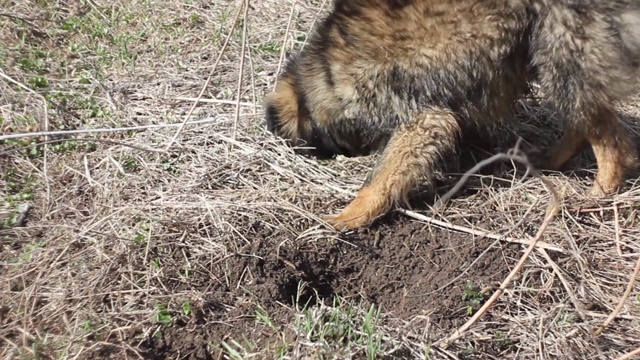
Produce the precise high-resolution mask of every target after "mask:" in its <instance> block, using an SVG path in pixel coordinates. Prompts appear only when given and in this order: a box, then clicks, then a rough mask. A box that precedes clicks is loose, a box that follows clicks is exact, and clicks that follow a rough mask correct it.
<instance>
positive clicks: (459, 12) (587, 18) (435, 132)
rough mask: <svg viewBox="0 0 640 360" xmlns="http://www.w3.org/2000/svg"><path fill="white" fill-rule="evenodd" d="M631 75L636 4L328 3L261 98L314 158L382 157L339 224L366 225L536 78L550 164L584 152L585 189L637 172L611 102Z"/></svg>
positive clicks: (520, 0)
mask: <svg viewBox="0 0 640 360" xmlns="http://www.w3.org/2000/svg"><path fill="white" fill-rule="evenodd" d="M639 68H640V1H637V0H608V1H601V0H557V1H553V0H336V1H335V4H334V9H333V10H332V12H331V14H330V15H329V16H328V17H327V18H326V19H325V20H324V21H323V22H322V23H321V24H320V25H319V27H318V28H317V29H316V30H315V32H314V34H313V35H312V36H311V37H310V38H309V41H308V44H307V46H306V47H305V49H304V50H303V51H302V53H301V54H300V55H299V56H298V57H296V58H294V59H293V60H291V61H290V62H289V63H288V64H287V67H286V68H285V71H284V73H283V75H282V77H281V79H280V80H279V83H278V84H277V86H276V90H275V91H274V93H272V94H269V95H268V96H267V97H266V98H265V110H266V117H267V123H268V128H269V129H270V130H271V131H273V132H274V133H276V134H278V135H280V136H282V137H284V138H287V139H289V140H291V142H292V143H293V144H294V145H297V146H307V147H311V148H315V150H309V151H308V152H309V153H311V154H314V155H316V156H319V157H331V156H333V155H335V154H344V155H346V156H358V155H366V154H369V153H371V152H374V151H382V155H381V158H380V160H379V162H378V164H377V165H376V166H375V168H374V169H373V171H372V172H371V174H370V176H369V178H368V179H367V180H366V182H365V186H364V187H363V188H362V189H361V191H360V193H359V194H358V196H357V197H356V199H355V200H354V201H353V202H352V203H351V204H350V205H349V206H348V207H347V208H345V209H344V210H343V211H342V213H341V214H339V215H338V216H334V217H330V218H328V220H329V222H330V223H332V224H333V225H334V226H336V227H337V228H342V227H349V228H358V227H362V226H366V225H368V224H370V223H371V222H372V221H374V220H375V219H376V218H377V217H379V216H381V215H383V214H384V213H386V212H387V211H388V210H389V209H390V208H391V206H392V205H393V204H394V202H396V201H399V200H404V199H405V197H406V195H407V194H408V192H409V191H410V190H411V188H412V187H413V186H415V185H416V183H417V182H418V181H419V180H420V178H422V177H427V179H430V176H431V174H432V173H433V170H434V168H435V167H436V166H437V165H438V162H439V161H440V159H441V158H442V156H443V155H445V154H447V153H452V152H454V151H455V150H456V148H457V144H458V140H459V137H460V135H461V133H462V131H463V130H464V129H465V128H468V127H483V128H484V127H497V126H500V124H501V122H503V121H504V120H506V119H508V118H510V117H511V116H510V115H511V114H512V111H513V110H514V106H515V103H516V100H518V99H519V98H521V97H522V96H523V95H525V94H526V93H527V91H528V89H529V87H528V86H529V84H530V83H531V82H532V81H537V82H538V83H539V85H540V87H541V90H542V93H543V94H544V95H545V96H546V97H547V99H548V100H550V101H551V103H552V104H554V105H555V106H556V108H557V109H558V111H559V113H560V115H561V117H562V118H563V119H564V120H565V126H564V129H565V131H564V135H563V138H562V139H561V140H560V142H559V143H558V145H556V146H555V147H554V148H553V149H551V150H550V151H549V160H548V164H547V167H548V168H550V169H558V168H560V167H561V166H562V165H563V164H564V163H565V162H566V161H568V160H569V159H570V158H572V157H573V156H575V155H576V154H577V153H578V152H579V151H581V150H582V149H583V148H584V147H585V146H586V145H591V146H592V147H593V150H594V153H595V156H596V159H597V163H598V168H599V170H598V175H597V177H596V184H594V188H593V190H592V192H593V193H594V194H605V193H611V192H613V191H616V190H617V189H618V187H619V186H620V185H621V183H622V182H623V180H624V177H625V176H626V174H627V173H628V171H629V170H630V169H632V168H634V167H635V166H636V162H637V155H636V152H635V147H634V144H633V143H632V141H631V139H630V137H629V135H628V134H627V132H626V130H625V129H624V127H623V126H622V125H621V124H620V123H619V122H618V121H617V119H616V116H615V114H614V112H613V109H612V107H613V103H614V102H615V101H618V100H622V99H624V98H625V97H626V96H628V95H631V94H632V93H633V91H634V90H635V89H634V88H635V86H636V85H637V83H638V76H639V73H640V71H639Z"/></svg>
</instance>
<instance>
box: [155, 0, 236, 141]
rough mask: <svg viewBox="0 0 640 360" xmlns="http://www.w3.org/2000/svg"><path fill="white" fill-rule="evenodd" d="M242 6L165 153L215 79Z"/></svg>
mask: <svg viewBox="0 0 640 360" xmlns="http://www.w3.org/2000/svg"><path fill="white" fill-rule="evenodd" d="M242 4H244V0H242V3H241V5H240V7H238V11H236V15H235V16H234V18H233V22H232V23H231V29H229V33H228V34H227V36H226V37H225V39H224V43H223V44H222V48H221V49H220V53H218V57H217V58H216V62H215V63H213V67H212V68H211V71H210V72H209V76H207V81H205V82H204V85H203V86H202V89H200V93H199V94H198V98H197V99H198V100H196V101H194V102H193V105H191V108H190V109H189V112H188V113H187V116H185V118H184V121H183V122H182V123H181V124H180V127H179V128H178V130H177V131H176V133H175V135H173V138H171V140H169V143H168V144H167V147H166V148H165V151H168V150H169V149H170V148H171V145H173V143H174V142H175V141H176V140H177V139H178V136H180V133H181V132H182V129H183V128H184V125H185V124H186V123H187V121H189V118H190V117H191V114H192V113H193V111H194V110H195V109H196V106H197V105H198V103H199V100H200V98H201V97H202V95H204V92H205V91H206V90H207V87H209V83H210V82H211V78H212V77H213V73H214V72H215V71H216V69H217V68H218V64H219V63H220V59H222V55H224V51H225V50H226V49H227V45H228V44H229V39H231V35H233V31H234V30H235V29H236V25H237V24H238V19H239V18H240V14H241V12H242ZM245 22H246V21H245Z"/></svg>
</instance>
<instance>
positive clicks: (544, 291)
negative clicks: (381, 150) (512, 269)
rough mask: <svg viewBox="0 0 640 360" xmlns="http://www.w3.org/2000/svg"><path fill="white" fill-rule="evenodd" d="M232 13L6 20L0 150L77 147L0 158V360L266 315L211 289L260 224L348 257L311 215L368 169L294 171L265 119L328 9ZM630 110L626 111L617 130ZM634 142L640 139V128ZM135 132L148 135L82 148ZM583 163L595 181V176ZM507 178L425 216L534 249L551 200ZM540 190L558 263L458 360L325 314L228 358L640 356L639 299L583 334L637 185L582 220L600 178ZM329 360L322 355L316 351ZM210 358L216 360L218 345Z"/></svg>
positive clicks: (505, 306) (131, 7) (158, 10)
mask: <svg viewBox="0 0 640 360" xmlns="http://www.w3.org/2000/svg"><path fill="white" fill-rule="evenodd" d="M241 4H243V1H240V2H237V1H215V2H205V1H193V2H190V3H189V4H187V3H184V4H183V3H180V4H179V3H174V2H160V1H157V2H147V1H132V2H126V1H115V2H109V3H106V2H104V3H103V2H93V1H72V2H56V1H22V2H7V1H5V2H4V3H2V6H0V8H1V9H2V10H0V44H1V46H2V48H0V74H2V75H3V77H2V79H0V129H2V130H1V131H0V133H1V134H2V135H0V137H1V136H3V135H9V134H20V133H25V132H32V131H54V130H55V131H66V130H69V129H87V133H84V134H75V135H73V136H71V135H60V134H57V135H48V136H45V135H41V136H38V137H21V138H17V139H10V140H5V141H4V143H1V144H0V167H1V169H2V177H1V178H0V199H1V200H0V237H1V239H2V243H1V245H0V246H1V248H0V263H1V264H2V267H1V268H0V291H1V292H2V294H3V295H2V297H1V298H0V344H2V346H0V356H2V357H3V358H7V359H13V358H23V357H26V358H38V357H40V358H60V359H62V358H65V359H66V358H69V359H72V358H89V357H92V356H102V357H105V356H112V357H114V358H125V357H133V358H136V357H142V358H147V357H149V358H150V357H153V356H158V357H163V355H162V354H161V353H154V348H150V347H149V346H148V344H149V339H150V338H154V337H155V338H161V337H162V334H163V333H166V332H168V331H169V330H170V328H171V326H176V325H175V324H176V323H178V322H182V323H187V324H189V327H192V326H199V325H202V324H199V325H198V323H195V322H194V321H192V318H193V316H194V315H193V313H194V312H195V309H205V308H207V304H208V302H209V301H210V299H211V298H212V297H213V298H216V297H219V298H220V299H221V300H220V302H221V303H233V304H236V305H234V307H233V309H231V306H228V305H225V306H227V308H226V309H227V310H228V311H230V312H231V311H232V310H233V311H238V313H239V314H241V313H242V311H241V310H242V308H241V306H240V305H238V304H243V303H247V302H248V303H252V302H254V303H259V302H260V301H261V300H255V299H253V298H251V297H250V296H247V297H246V298H244V297H243V298H242V299H235V300H234V301H230V300H229V301H226V300H223V299H227V298H225V296H226V295H225V294H222V293H219V292H216V291H218V290H215V289H218V287H217V286H218V285H220V286H221V285H224V286H225V287H226V288H229V289H237V288H240V287H242V286H244V285H245V284H248V283H251V282H253V281H256V279H257V278H258V277H259V274H253V273H242V274H238V273H233V271H232V265H233V264H232V263H230V262H229V261H238V260H237V259H242V258H252V257H255V256H256V255H255V249H254V246H255V242H254V241H253V239H252V238H251V236H253V235H252V234H254V235H255V234H256V232H257V230H256V231H254V230H253V229H254V228H255V227H256V224H260V229H261V230H260V231H261V232H262V233H263V234H267V235H265V236H266V237H265V239H267V240H268V239H277V241H278V242H279V243H280V244H279V246H280V247H282V248H283V249H284V248H287V249H296V248H297V247H298V246H301V245H300V244H313V243H317V242H327V241H347V240H345V237H344V236H342V235H341V234H337V233H335V232H334V231H332V230H330V229H328V228H326V227H325V226H324V225H323V224H322V223H321V222H320V220H319V218H318V216H319V215H321V214H324V213H326V212H328V211H336V210H337V209H339V208H340V206H343V205H344V204H345V203H346V202H347V201H349V199H350V198H351V195H350V194H353V193H354V192H355V191H357V189H358V186H359V185H360V183H361V181H362V179H363V178H364V175H365V174H366V172H367V171H368V169H369V166H370V165H371V164H372V160H373V158H359V159H339V160H338V161H333V162H327V163H318V162H316V161H314V160H309V159H305V158H302V157H298V156H295V155H294V154H293V152H292V151H291V150H290V149H288V148H286V147H285V146H283V144H282V143H281V142H280V141H279V140H277V139H275V138H273V137H272V136H271V135H270V134H268V133H267V132H266V131H265V130H264V128H263V125H262V117H261V116H262V114H261V108H260V104H261V99H262V97H263V95H264V94H265V92H267V91H269V90H270V89H271V87H272V86H273V83H274V79H275V74H276V73H277V71H278V69H279V66H280V62H281V60H282V52H281V50H282V49H283V47H282V44H283V42H284V40H285V39H286V47H285V48H284V49H285V50H286V51H287V52H292V51H297V50H299V49H300V47H301V46H302V45H303V43H304V38H305V33H306V32H307V31H308V30H309V28H310V27H311V26H312V24H313V22H314V19H315V18H316V16H317V15H318V14H321V13H322V11H324V10H326V7H327V6H328V4H325V3H324V2H320V1H307V2H305V3H303V4H298V5H297V6H296V7H295V9H293V11H292V8H291V6H292V5H291V3H290V2H278V1H272V0H264V1H261V2H252V3H251V6H250V7H249V8H248V12H247V14H246V16H247V18H246V19H247V20H246V21H245V20H244V19H245V17H244V9H243V8H242V7H241ZM236 14H238V22H237V23H235V22H234V20H235V19H236V18H235V16H236ZM230 29H233V30H232V31H230ZM285 36H286V37H285ZM227 39H228V43H227V46H226V48H225V51H224V52H221V51H220V50H221V49H222V47H223V45H224V44H225V40H227ZM242 44H244V46H243V45H242ZM242 54H244V56H242ZM218 58H219V59H220V60H219V62H218V61H216V59H218ZM241 59H242V61H241ZM214 65H215V67H214ZM239 74H242V75H243V76H242V78H241V81H240V82H239V81H238V75H239ZM210 75H211V76H210ZM209 76H210V78H209ZM207 79H209V80H208V81H209V82H208V86H207V87H206V88H205V89H204V92H202V94H201V95H202V97H203V98H206V99H213V100H211V101H208V102H203V103H199V104H198V105H197V106H196V107H195V108H193V109H192V106H193V101H192V100H193V99H194V98H197V97H198V94H200V93H201V89H202V87H203V86H204V85H205V83H206V81H207ZM238 84H240V86H238ZM25 88H26V89H29V90H28V91H27V90H25ZM185 99H186V100H185ZM189 99H191V100H189ZM522 105H523V107H522V110H523V111H522V113H523V117H524V118H526V119H527V121H526V123H525V124H524V125H523V126H521V127H519V131H520V132H522V133H530V134H531V133H533V134H535V133H537V132H539V131H540V130H539V127H540V126H541V124H543V123H544V122H545V121H547V120H544V119H546V118H547V117H548V116H547V115H548V114H546V113H545V111H544V110H543V109H542V108H539V107H537V106H535V105H531V104H529V103H523V104H522ZM639 109H640V108H638V107H635V106H633V105H627V106H626V107H624V108H623V110H624V112H625V113H626V114H628V115H629V116H630V118H631V117H633V116H637V115H639V114H640V110H639ZM192 110H193V112H192ZM187 120H188V121H189V122H193V123H192V124H187V125H185V126H184V128H182V129H181V130H180V131H179V133H178V125H176V124H180V123H182V122H183V121H187ZM153 124H172V126H171V127H150V125H153ZM630 126H632V127H633V128H634V130H635V131H636V133H637V132H638V131H637V128H638V124H635V123H633V122H630ZM127 127H141V128H143V130H140V129H138V130H137V131H117V132H116V131H107V132H101V133H91V132H90V131H89V130H88V129H96V128H127ZM553 130H554V132H556V131H557V129H553ZM176 135H178V136H177V137H176ZM174 138H175V140H176V141H175V143H172V139H174ZM546 141H548V139H547V138H546V137H545V139H542V140H541V142H543V143H544V142H546ZM169 145H170V147H168V146H169ZM577 163H579V164H581V165H588V166H591V168H592V169H593V165H594V164H593V161H592V159H591V158H589V157H588V156H583V157H582V158H581V159H579V161H578V162H577ZM503 168H504V170H505V171H504V172H502V174H507V175H506V176H509V178H504V179H500V178H498V177H497V176H488V175H478V176H475V177H474V181H472V183H471V184H470V185H468V188H469V189H473V190H474V191H475V193H473V194H470V195H468V196H463V197H459V198H454V199H453V200H452V201H451V202H450V203H449V204H448V205H447V207H446V208H444V209H440V210H439V211H438V212H437V213H435V212H429V211H418V212H419V213H422V214H424V215H427V216H433V218H435V219H438V220H440V221H442V222H444V223H451V224H455V225H458V226H463V227H465V228H470V229H479V230H481V231H485V230H486V231H489V232H491V233H492V234H497V235H504V236H509V237H512V238H517V239H525V240H526V239H530V238H531V237H532V236H533V234H535V232H536V231H537V229H538V227H539V226H540V224H541V223H542V219H543V217H544V211H545V204H546V202H547V201H548V200H549V195H548V194H547V192H546V191H545V189H544V186H543V184H542V183H541V182H540V181H538V180H536V179H531V178H528V179H525V180H521V175H522V172H521V171H516V170H515V169H512V168H510V167H506V165H505V166H504V167H503ZM452 176H453V177H454V178H458V177H459V176H458V175H455V174H454V175H452ZM548 179H549V181H551V182H552V183H553V184H554V186H555V188H556V189H557V190H558V192H559V193H560V195H561V197H562V204H561V210H560V213H559V215H558V216H557V217H556V219H555V220H554V221H553V222H552V223H551V224H550V226H549V228H548V229H547V230H546V232H545V233H544V236H543V237H542V241H544V242H546V243H549V244H554V245H556V246H558V247H561V248H562V249H563V250H564V251H563V252H562V253H560V252H547V253H545V252H544V251H539V252H534V253H532V254H531V255H530V256H529V258H528V260H527V262H526V264H525V266H524V270H523V271H522V272H521V273H519V274H517V276H516V278H515V280H514V282H513V283H511V284H510V285H509V286H508V287H507V288H506V289H505V291H504V293H503V294H502V296H501V297H500V298H499V299H498V300H497V302H496V303H495V305H494V306H493V307H492V308H491V309H489V313H488V315H486V316H485V317H484V318H482V319H480V320H479V322H478V323H476V324H474V326H472V327H471V329H470V330H469V332H468V333H466V334H465V335H464V336H463V338H461V339H459V341H458V346H457V347H454V348H449V349H447V350H445V349H442V348H440V347H439V346H438V341H439V340H442V339H444V338H445V337H446V336H440V337H437V336H435V337H434V333H433V332H431V330H430V327H429V326H425V325H424V321H423V320H424V319H427V324H428V322H429V314H425V315H420V316H416V317H415V318H399V317H397V316H394V314H393V313H388V312H386V311H384V310H383V313H382V314H381V315H380V323H379V324H376V326H374V327H373V328H372V329H370V330H371V331H370V332H367V331H365V330H366V329H367V326H369V325H366V321H365V320H363V319H366V316H367V314H368V313H367V311H368V310H369V309H368V308H367V307H364V308H362V307H359V306H358V305H353V304H350V305H345V304H335V303H334V304H323V305H319V306H317V307H312V308H309V309H294V308H287V306H285V305H284V304H283V309H287V310H288V311H290V313H289V319H290V322H289V323H288V324H286V323H285V324H280V326H278V327H277V328H278V329H277V330H276V332H278V333H282V336H281V338H286V339H287V340H286V341H285V345H286V346H284V347H280V348H278V349H275V350H274V348H273V347H270V346H265V347H262V348H260V347H258V348H255V349H253V350H250V349H247V348H246V347H243V346H241V348H242V351H244V353H243V352H242V351H240V350H238V349H240V348H239V347H235V348H234V349H235V350H234V351H237V352H238V354H239V355H244V356H248V354H250V353H253V354H254V355H257V356H258V357H281V358H301V357H303V356H312V355H313V354H321V353H322V352H323V351H330V352H327V354H334V355H335V354H340V355H336V356H340V357H342V356H344V357H347V356H348V355H354V354H356V355H358V356H367V354H371V353H372V351H374V352H375V353H376V354H378V355H383V354H397V353H398V351H399V349H400V350H402V354H404V355H405V356H406V357H408V358H424V357H427V356H429V357H430V358H456V357H461V358H464V357H465V356H471V355H475V356H479V357H483V353H482V347H477V348H474V346H475V345H477V344H478V343H480V342H482V341H483V339H486V338H493V339H498V340H503V342H504V345H505V348H504V349H503V350H502V351H503V355H504V356H507V357H514V356H517V357H519V358H531V359H533V358H540V359H542V358H575V357H580V358H596V357H598V355H599V354H601V355H602V356H603V357H604V358H615V357H616V356H620V355H622V354H623V353H625V352H629V351H632V350H634V347H637V346H638V344H639V343H640V288H639V287H638V286H637V285H636V286H635V287H633V288H631V290H630V296H629V297H628V299H627V300H626V301H624V303H623V305H622V307H621V311H620V313H619V315H618V316H617V317H616V319H615V320H614V321H613V322H612V323H611V324H609V326H608V327H607V328H605V329H604V330H603V331H602V333H601V334H599V335H596V334H595V331H596V330H597V329H598V328H599V327H600V326H601V325H602V324H603V323H604V321H605V319H606V318H607V317H608V316H609V314H610V313H611V312H613V311H614V309H615V308H616V307H617V306H618V305H619V304H621V301H622V297H623V294H624V293H625V290H626V287H627V284H629V282H630V281H631V278H632V274H633V270H634V268H635V264H636V261H637V259H638V257H639V256H640V226H639V225H638V223H639V221H640V218H639V214H638V211H639V208H638V205H637V204H638V202H639V201H640V184H636V183H635V182H634V180H633V179H631V180H629V183H628V185H629V186H628V187H627V190H626V192H624V193H622V194H620V195H617V196H615V197H613V198H610V199H607V200H603V201H602V202H600V203H594V202H593V201H592V200H588V199H587V198H585V193H586V189H587V187H588V186H589V183H590V181H591V180H592V177H590V178H588V179H585V178H584V177H578V176H577V175H575V176H571V177H570V176H569V175H567V174H564V175H563V174H551V175H550V176H549V177H548ZM454 180H455V179H454ZM449 185H451V183H450V181H449ZM489 214H490V215H489ZM429 226H434V225H432V224H431V225H429ZM469 238H470V239H472V238H471V237H469ZM499 242H500V241H499V240H497V241H496V242H495V243H494V246H497V244H498V243H499ZM616 244H617V246H616ZM280 247H278V249H280ZM481 256H482V255H481ZM505 260H508V261H509V262H510V263H511V264H515V262H516V260H517V259H505ZM390 265H391V266H394V264H390ZM452 280H453V279H452ZM463 280H464V277H463ZM212 289H214V290H212ZM212 291H213V293H212ZM264 300H265V299H262V301H264ZM164 309H167V310H164ZM203 311H204V310H203ZM336 311H337V313H338V314H339V316H338V317H339V318H341V319H346V320H344V321H345V324H348V326H349V327H353V328H354V329H356V330H357V331H355V333H357V334H360V335H358V336H354V337H353V338H349V339H351V340H352V341H351V340H350V341H351V342H350V343H349V344H347V345H348V346H346V345H345V346H344V347H340V346H338V347H337V348H336V347H335V346H336V345H335V343H331V341H330V339H329V340H328V339H327V338H326V337H322V336H319V335H318V334H322V331H324V330H326V329H327V326H328V325H327V323H330V322H326V316H325V315H326V314H336ZM247 314H248V315H253V312H252V311H247ZM345 314H346V315H345ZM347 315H348V316H347ZM331 316H334V315H331ZM336 316H337V315H336ZM205 318H206V316H205ZM300 319H303V320H304V319H306V320H304V321H303V320H300ZM323 319H324V320H323ZM219 321H222V322H224V321H231V320H230V319H219ZM274 321H275V320H274ZM279 321H281V319H280V320H279ZM305 321H307V322H311V323H313V324H320V325H322V326H320V325H318V326H316V327H313V326H312V328H313V329H315V330H314V331H315V332H314V334H315V335H314V336H311V333H312V332H311V330H309V331H310V332H306V333H305V331H304V329H305V325H304V323H305ZM323 321H324V322H325V323H323ZM267 322H268V321H267ZM417 323H420V326H418V325H416V324H417ZM323 324H324V325H323ZM267 325H268V324H267ZM307 325H308V324H307ZM265 326H266V325H265ZM266 328H269V326H266ZM256 329H257V330H256V333H255V334H249V335H252V336H254V337H256V336H258V337H259V336H260V331H262V330H258V328H256ZM259 329H263V328H259ZM318 329H320V330H318ZM323 329H324V330H323ZM363 329H364V330H363ZM291 333H293V334H294V336H289V335H290V334H291ZM256 334H257V335H256ZM362 334H364V335H362ZM285 335H287V336H285ZM365 335H366V336H365ZM445 335H447V334H445ZM368 339H381V340H380V341H381V342H380V347H379V348H375V349H374V348H371V346H373V345H371V344H370V343H367V341H368ZM231 340H238V342H237V344H240V343H241V341H240V340H241V339H228V341H231ZM360 340H362V342H359V341H360ZM329 343H331V344H332V345H331V346H333V347H330V350H327V349H328V348H326V347H324V348H323V347H322V346H325V345H327V344H329ZM337 343H338V344H340V342H337ZM513 343H517V344H518V346H516V347H514V346H511V344H513ZM210 346H211V348H210V350H211V352H212V353H216V352H215V350H214V348H215V347H216V346H219V344H211V345H210ZM327 346H328V345H327ZM372 349H373V350H372ZM232 354H233V351H231V350H229V351H228V352H227V356H231V355H232ZM174 355H175V354H174ZM182 355H184V356H186V355H188V353H187V354H186V355H185V354H182ZM193 356H195V355H193ZM486 356H488V355H486Z"/></svg>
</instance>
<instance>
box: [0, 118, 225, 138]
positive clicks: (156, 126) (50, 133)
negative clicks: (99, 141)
mask: <svg viewBox="0 0 640 360" xmlns="http://www.w3.org/2000/svg"><path fill="white" fill-rule="evenodd" d="M214 122H220V120H219V119H213V118H207V119H203V120H197V121H190V122H188V123H182V124H177V123H176V124H151V125H141V126H130V127H120V128H99V129H79V130H58V131H37V132H28V133H20V134H9V135H1V136H0V141H2V140H9V139H19V138H29V137H40V136H54V135H73V134H91V133H105V132H107V133H110V132H120V131H132V130H149V129H162V128H171V127H180V126H184V125H199V124H207V123H214Z"/></svg>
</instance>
